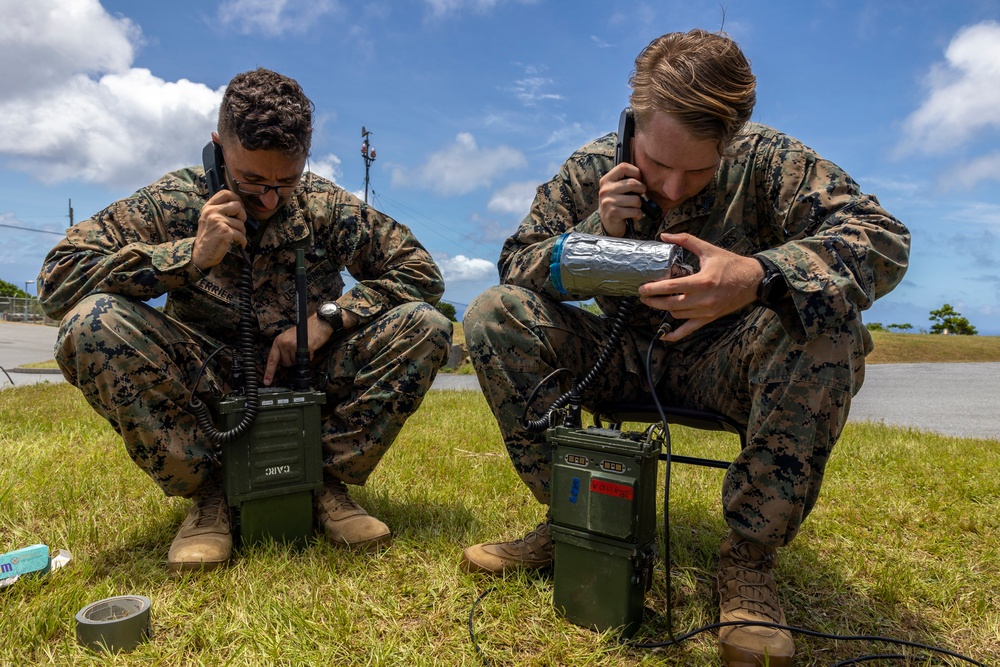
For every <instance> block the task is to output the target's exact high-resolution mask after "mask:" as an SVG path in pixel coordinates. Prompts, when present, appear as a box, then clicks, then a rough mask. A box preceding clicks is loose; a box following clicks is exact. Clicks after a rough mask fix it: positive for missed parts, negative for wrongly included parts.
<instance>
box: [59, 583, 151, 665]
mask: <svg viewBox="0 0 1000 667" xmlns="http://www.w3.org/2000/svg"><path fill="white" fill-rule="evenodd" d="M148 637H149V598H147V597H143V596H141V595H122V596H119V597H113V598H106V599H104V600H99V601H98V602H93V603H91V604H88V605H87V606H86V607H84V608H83V609H81V610H80V611H78V612H77V613H76V640H77V642H79V643H80V644H81V645H83V646H86V647H87V648H90V649H93V650H108V651H115V652H116V651H131V650H132V649H134V648H135V647H136V646H138V645H139V644H140V643H141V642H143V641H145V640H146V638H148Z"/></svg>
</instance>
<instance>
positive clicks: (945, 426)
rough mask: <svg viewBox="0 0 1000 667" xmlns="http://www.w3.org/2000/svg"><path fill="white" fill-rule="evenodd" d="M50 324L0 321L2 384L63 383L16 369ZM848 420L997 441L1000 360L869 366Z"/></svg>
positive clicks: (462, 380) (36, 357)
mask: <svg viewBox="0 0 1000 667" xmlns="http://www.w3.org/2000/svg"><path fill="white" fill-rule="evenodd" d="M55 339H56V330H55V329H54V328H52V327H44V326H40V325H32V324H21V323H14V322H0V367H2V368H3V369H5V370H6V371H7V372H8V373H9V375H10V380H8V377H7V376H6V375H4V374H3V373H0V388H3V387H9V386H11V381H13V384H15V385H21V384H28V383H31V382H62V381H63V379H62V375H59V374H48V373H14V372H11V369H12V368H16V367H18V366H20V365H21V364H27V363H33V362H38V361H46V360H49V359H51V358H52V346H53V344H54V343H55ZM434 388H435V389H455V390H472V391H478V390H479V383H478V381H477V380H476V378H475V376H472V375H439V376H438V377H437V379H436V380H435V381H434ZM851 421H875V422H884V423H886V424H892V425H898V426H911V427H913V428H917V429H920V430H925V431H936V432H938V433H943V434H945V435H954V436H959V437H965V438H987V439H991V440H1000V363H984V364H873V365H870V366H868V369H867V379H866V381H865V385H864V387H863V388H862V389H861V391H860V392H859V393H858V396H857V397H856V398H855V399H854V404H853V405H852V407H851Z"/></svg>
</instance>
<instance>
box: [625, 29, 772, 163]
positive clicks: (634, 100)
mask: <svg viewBox="0 0 1000 667" xmlns="http://www.w3.org/2000/svg"><path fill="white" fill-rule="evenodd" d="M629 85H630V86H632V96H631V104H632V108H633V110H634V112H635V119H636V128H637V129H641V128H642V127H643V126H644V125H645V124H646V123H647V122H648V121H649V118H650V117H651V116H652V114H653V113H654V112H656V111H660V112H665V113H669V114H671V115H672V116H675V117H676V118H678V119H679V120H680V121H681V123H683V124H684V125H685V126H686V127H687V128H688V129H690V130H691V132H692V133H693V134H694V136H695V137H697V138H699V139H714V140H716V141H717V142H719V149H720V152H723V151H724V150H725V148H726V146H728V144H729V142H730V141H731V140H732V138H733V137H734V136H735V135H736V134H737V133H738V132H739V131H740V130H741V129H743V126H744V125H746V123H747V121H749V120H750V116H751V114H752V113H753V107H754V104H755V103H756V101H757V94H756V92H755V90H756V86H757V79H756V77H755V76H754V75H753V72H751V71H750V61H748V60H747V58H746V56H745V55H743V51H742V50H740V47H739V45H737V44H736V42H734V41H733V40H732V39H730V38H729V37H728V36H726V35H724V34H722V33H710V32H707V31H705V30H692V31H690V32H687V33H684V32H672V33H668V34H666V35H663V36H661V37H657V38H656V39H654V40H653V41H652V42H650V44H649V45H648V46H647V47H646V48H645V49H643V50H642V53H640V54H639V56H638V57H637V58H636V59H635V70H634V71H633V72H632V75H631V76H630V77H629Z"/></svg>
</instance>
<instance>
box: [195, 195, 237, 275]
mask: <svg viewBox="0 0 1000 667" xmlns="http://www.w3.org/2000/svg"><path fill="white" fill-rule="evenodd" d="M246 221H247V212H246V209H245V208H243V202H242V201H241V200H240V198H239V195H237V194H236V193H235V192H233V191H231V190H219V191H218V192H216V193H215V194H214V195H212V198H211V199H209V200H208V201H207V202H205V206H204V207H202V209H201V215H199V216H198V233H197V234H196V235H195V237H194V249H193V250H192V252H191V255H192V261H193V262H194V265H195V266H196V267H198V268H199V269H200V270H202V271H207V270H208V269H210V268H212V267H213V266H215V265H216V264H218V263H219V262H221V261H222V259H223V258H224V257H225V256H226V253H227V252H229V249H230V248H231V247H232V245H233V244H234V243H235V244H237V245H239V246H240V247H241V248H245V247H246V246H247V232H246Z"/></svg>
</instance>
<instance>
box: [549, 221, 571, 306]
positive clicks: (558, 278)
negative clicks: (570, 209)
mask: <svg viewBox="0 0 1000 667" xmlns="http://www.w3.org/2000/svg"><path fill="white" fill-rule="evenodd" d="M567 236H569V232H566V233H565V234H562V235H560V236H559V238H558V239H556V244H555V245H554V246H552V259H551V261H550V262H549V280H551V281H552V286H553V287H555V288H556V291H557V292H559V293H560V294H569V292H567V291H566V289H565V288H564V287H563V284H562V267H561V263H562V251H563V243H565V242H566V237H567Z"/></svg>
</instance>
